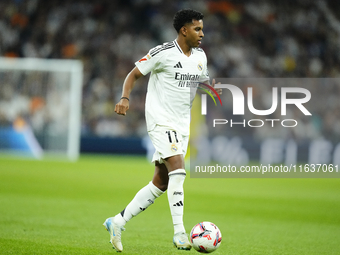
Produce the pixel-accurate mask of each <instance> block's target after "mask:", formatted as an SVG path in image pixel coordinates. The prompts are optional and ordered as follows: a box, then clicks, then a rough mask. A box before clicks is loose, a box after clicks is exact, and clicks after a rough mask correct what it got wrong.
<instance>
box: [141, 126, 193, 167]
mask: <svg viewBox="0 0 340 255" xmlns="http://www.w3.org/2000/svg"><path fill="white" fill-rule="evenodd" d="M148 133H149V137H150V139H151V142H152V144H153V146H154V147H155V149H156V151H155V153H154V154H153V157H152V162H155V161H158V162H159V163H160V164H162V163H164V162H163V159H165V158H169V157H171V156H175V155H179V154H183V157H185V154H186V152H187V148H188V143H189V136H182V135H181V134H180V133H179V132H177V131H176V130H174V129H173V128H171V127H167V126H159V125H156V127H155V128H154V129H153V130H151V131H148Z"/></svg>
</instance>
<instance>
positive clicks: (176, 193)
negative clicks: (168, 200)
mask: <svg viewBox="0 0 340 255" xmlns="http://www.w3.org/2000/svg"><path fill="white" fill-rule="evenodd" d="M173 195H183V192H181V191H175V192H174V194H173Z"/></svg>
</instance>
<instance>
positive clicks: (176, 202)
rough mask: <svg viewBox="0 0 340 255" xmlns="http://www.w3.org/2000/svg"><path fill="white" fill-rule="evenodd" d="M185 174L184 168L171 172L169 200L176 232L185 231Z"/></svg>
mask: <svg viewBox="0 0 340 255" xmlns="http://www.w3.org/2000/svg"><path fill="white" fill-rule="evenodd" d="M185 176H186V173H185V170H184V169H177V170H174V171H172V172H170V173H169V184H168V200H169V206H170V212H171V216H172V222H173V224H174V232H175V234H176V233H185V228H184V225H183V207H184V190H183V183H184V179H185Z"/></svg>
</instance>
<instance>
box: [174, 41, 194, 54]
mask: <svg viewBox="0 0 340 255" xmlns="http://www.w3.org/2000/svg"><path fill="white" fill-rule="evenodd" d="M176 42H177V44H178V45H179V47H181V50H182V51H183V53H184V55H186V56H187V57H189V56H190V55H191V47H190V46H189V45H188V44H187V43H186V42H185V40H184V38H181V37H177V38H176Z"/></svg>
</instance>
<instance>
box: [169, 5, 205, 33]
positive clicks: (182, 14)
mask: <svg viewBox="0 0 340 255" xmlns="http://www.w3.org/2000/svg"><path fill="white" fill-rule="evenodd" d="M203 17H204V16H203V14H202V13H200V12H198V11H195V10H191V9H184V10H180V11H178V12H177V13H176V14H175V16H174V28H175V29H176V31H177V33H179V30H180V29H181V28H182V27H183V26H184V25H185V24H187V23H192V20H193V19H194V20H200V19H203Z"/></svg>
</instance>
